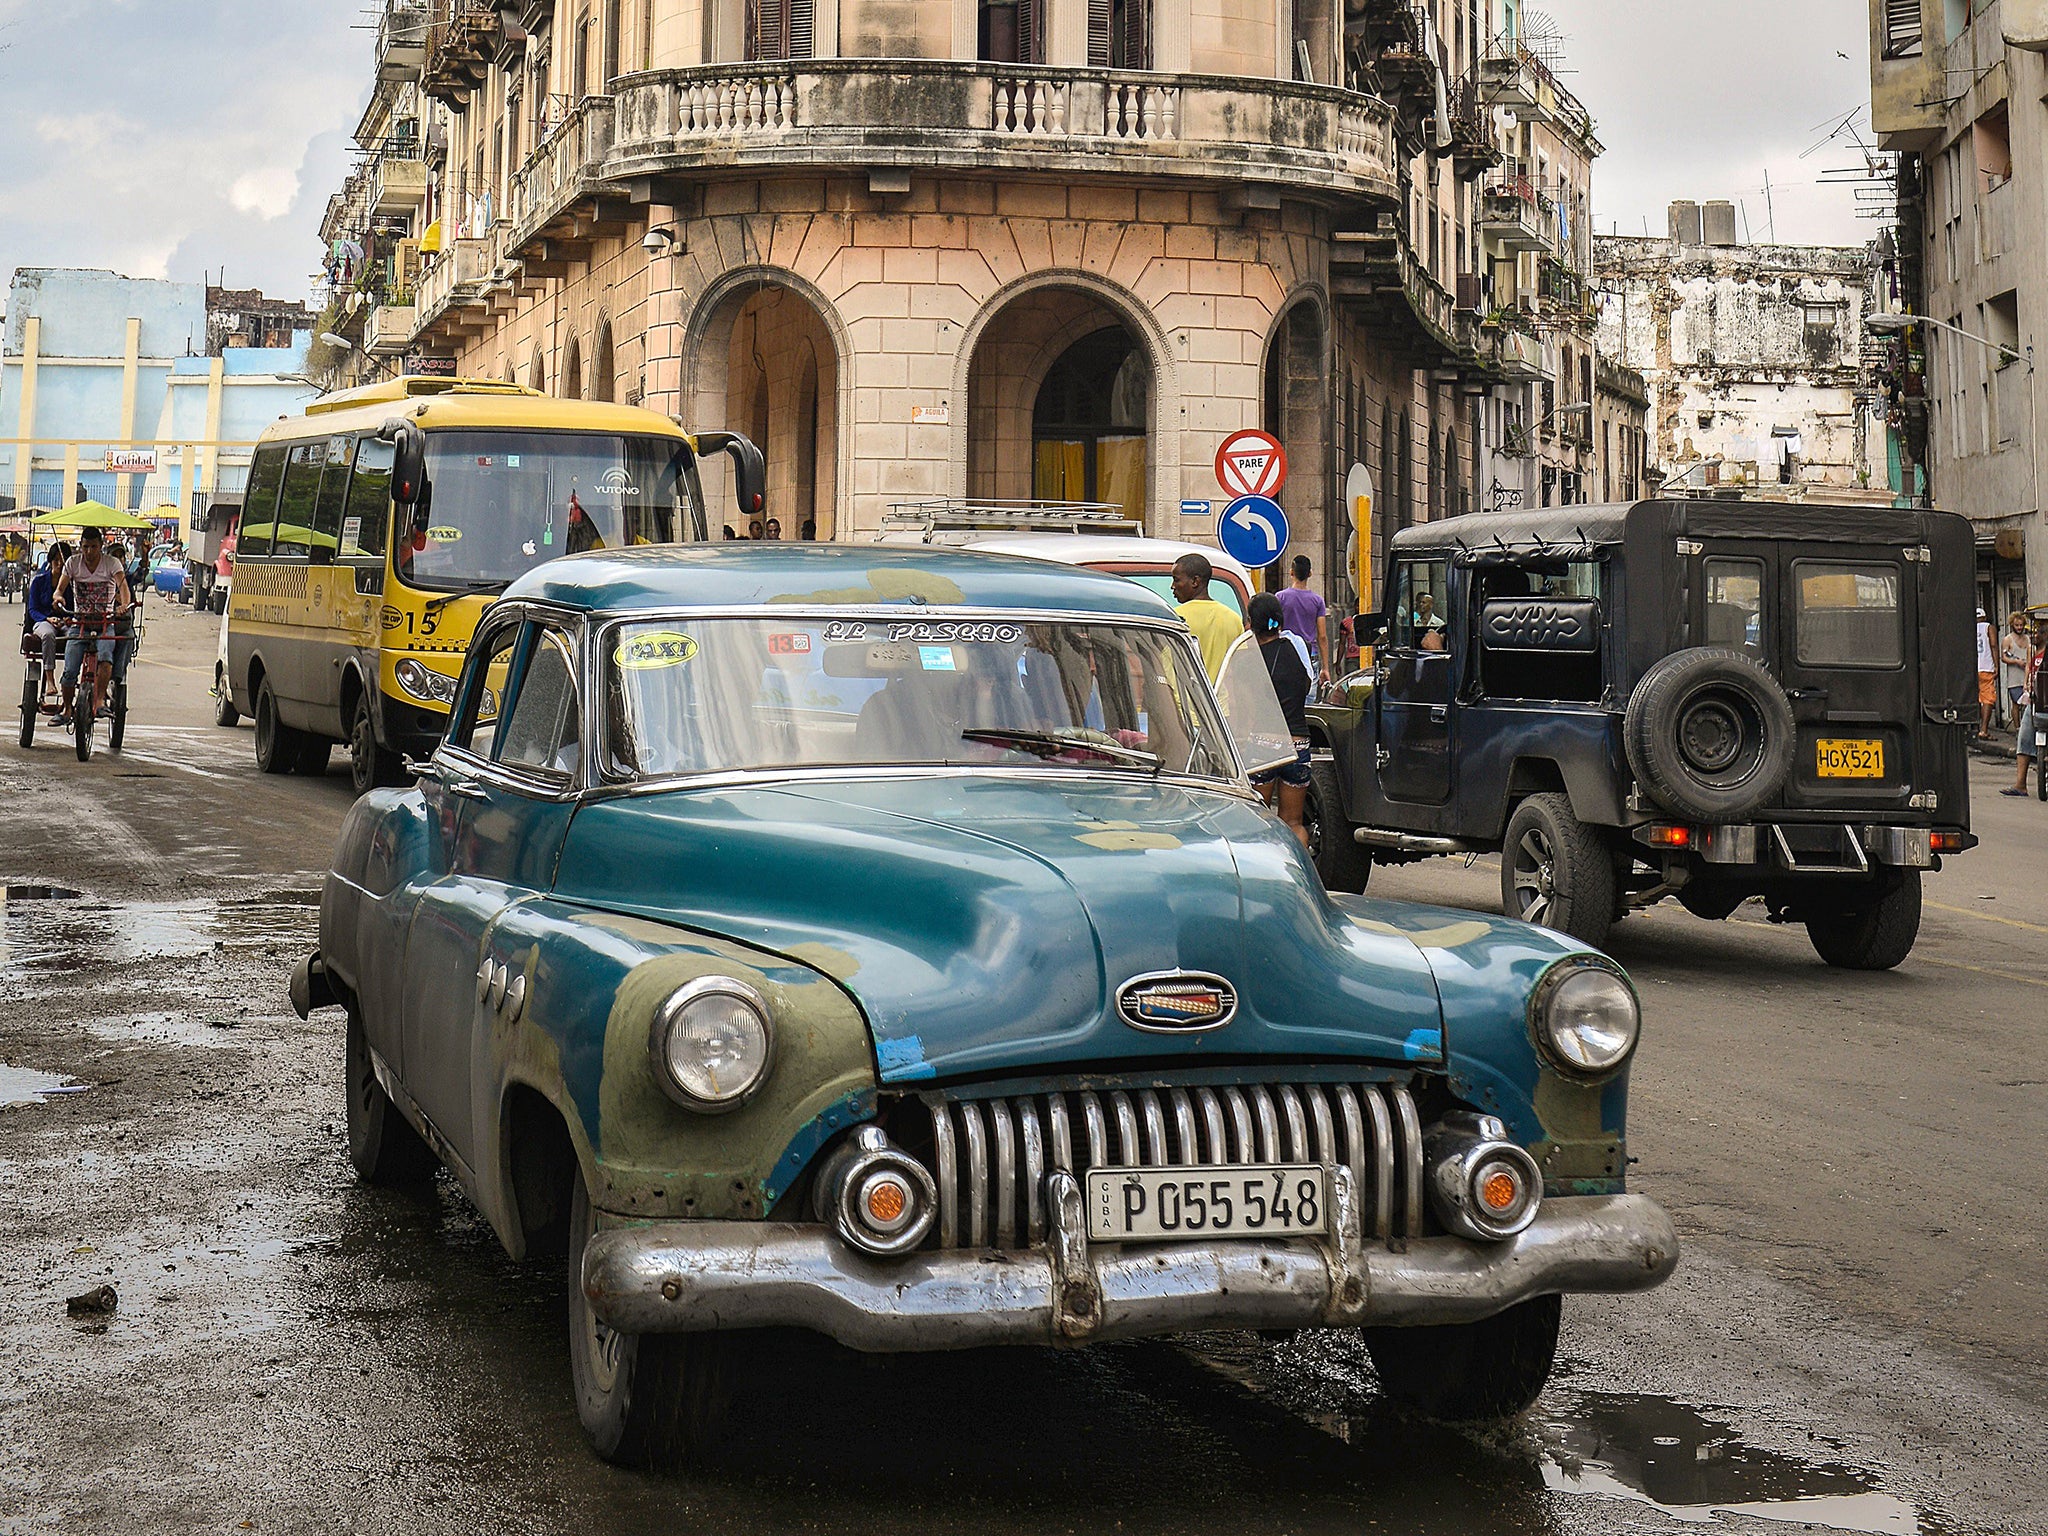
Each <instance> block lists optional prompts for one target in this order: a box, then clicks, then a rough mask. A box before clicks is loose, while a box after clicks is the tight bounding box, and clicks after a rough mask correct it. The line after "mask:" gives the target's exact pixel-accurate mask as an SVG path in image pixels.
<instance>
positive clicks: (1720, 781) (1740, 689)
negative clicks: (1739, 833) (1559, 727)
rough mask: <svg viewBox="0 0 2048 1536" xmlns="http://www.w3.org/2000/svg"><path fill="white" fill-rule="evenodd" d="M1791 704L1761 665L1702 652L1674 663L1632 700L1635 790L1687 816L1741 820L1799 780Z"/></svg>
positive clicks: (1628, 734) (1655, 673)
mask: <svg viewBox="0 0 2048 1536" xmlns="http://www.w3.org/2000/svg"><path fill="white" fill-rule="evenodd" d="M1794 734H1795V728H1794V726H1793V723H1792V705H1791V703H1790V702H1789V701H1788V700H1787V699H1786V697H1785V693H1784V690H1783V689H1781V688H1780V687H1779V686H1778V685H1777V682H1776V681H1775V680H1774V679H1773V678H1772V677H1771V675H1770V673H1768V672H1766V671H1765V670H1764V669H1763V667H1762V666H1761V665H1759V664H1758V663H1757V661H1756V660H1755V659H1754V658H1752V657H1750V656H1747V655H1745V654H1743V653H1742V652H1741V651H1733V650H1726V649H1722V648H1718V647H1711V646H1701V647H1698V648H1696V649H1693V650H1689V651H1679V652H1677V653H1676V654H1675V655H1671V656H1666V657H1665V658H1664V659H1663V660H1662V661H1660V662H1658V663H1657V664H1656V665H1655V666H1654V667H1652V668H1650V670H1649V671H1648V672H1647V673H1645V674H1644V675H1643V680H1642V681H1641V682H1640V683H1637V684H1636V689H1635V692H1634V693H1633V694H1632V695H1631V696H1630V698H1629V701H1628V715H1627V717H1626V719H1625V720H1624V722H1623V726H1622V740H1623V742H1624V744H1625V745H1626V746H1627V749H1628V765H1629V767H1630V768H1631V769H1633V770H1634V771H1635V776H1636V782H1637V783H1639V784H1640V785H1642V787H1643V789H1644V790H1645V792H1647V793H1648V794H1649V796H1650V798H1651V799H1653V800H1655V801H1656V802H1657V803H1658V804H1659V805H1661V806H1663V807H1664V808H1665V809H1666V810H1668V811H1671V812H1673V813H1674V814H1676V815H1679V816H1688V817H1692V818H1695V819H1697V820H1700V821H1706V822H1728V821H1736V820H1739V819H1740V818H1742V817H1744V816H1747V815H1748V814H1749V813H1750V812H1752V811H1754V810H1756V809H1757V808H1758V807H1759V806H1761V805H1764V804H1765V803H1766V802H1768V801H1769V800H1770V799H1771V798H1772V797H1773V796H1774V795H1776V794H1777V793H1778V790H1779V788H1780V786H1782V785H1783V784H1784V782H1785V776H1786V775H1787V774H1789V773H1790V772H1791V771H1792V756H1793V737H1794Z"/></svg>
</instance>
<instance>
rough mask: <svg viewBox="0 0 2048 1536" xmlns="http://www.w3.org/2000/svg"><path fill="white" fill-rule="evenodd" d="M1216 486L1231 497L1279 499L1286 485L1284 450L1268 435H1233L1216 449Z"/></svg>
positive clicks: (1251, 433)
mask: <svg viewBox="0 0 2048 1536" xmlns="http://www.w3.org/2000/svg"><path fill="white" fill-rule="evenodd" d="M1216 483H1217V484H1218V485H1221V486H1222V487H1223V489H1224V490H1226V491H1228V492H1229V493H1230V494H1231V495H1232V496H1238V497H1241V496H1263V497H1266V498H1267V499H1269V500H1270V499H1271V498H1272V497H1275V496H1278V495H1279V494H1280V487H1281V486H1283V485H1285V484H1286V483H1287V450H1286V449H1285V448H1282V447H1281V446H1280V440H1279V439H1278V438H1276V437H1274V436H1273V435H1272V434H1271V433H1268V432H1233V433H1231V434H1230V436H1228V437H1226V438H1225V439H1223V446H1222V447H1221V448H1218V449H1217V450H1216Z"/></svg>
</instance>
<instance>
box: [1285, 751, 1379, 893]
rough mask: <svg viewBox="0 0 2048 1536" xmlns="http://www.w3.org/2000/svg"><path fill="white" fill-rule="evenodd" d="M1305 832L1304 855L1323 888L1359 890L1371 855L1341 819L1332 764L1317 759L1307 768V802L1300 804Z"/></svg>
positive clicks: (1339, 795)
mask: <svg viewBox="0 0 2048 1536" xmlns="http://www.w3.org/2000/svg"><path fill="white" fill-rule="evenodd" d="M1301 814H1302V821H1303V822H1304V823H1305V824H1306V829H1307V832H1308V856H1309V858H1310V859H1311V860H1312V861H1314V863H1315V866H1316V873H1317V874H1319V875H1321V876H1322V877H1323V885H1324V888H1325V889H1327V890H1332V891H1351V892H1353V893H1356V892H1359V891H1363V890H1364V889H1365V883H1366V881H1368V880H1370V879H1371V878H1372V854H1371V853H1370V852H1368V851H1367V850H1366V847H1365V845H1364V844H1363V843H1361V842H1359V841H1358V840H1357V839H1356V838H1354V837H1353V836H1352V835H1351V823H1350V822H1348V821H1346V820H1345V819H1344V797H1343V791H1342V787H1341V786H1340V785H1339V783H1338V780H1337V765H1336V764H1335V763H1325V762H1318V763H1316V764H1315V765H1314V766H1313V767H1312V768H1311V769H1310V770H1309V786H1308V802H1307V804H1306V805H1304V806H1303V807H1302V813H1301Z"/></svg>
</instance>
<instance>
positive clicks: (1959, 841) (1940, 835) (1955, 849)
mask: <svg viewBox="0 0 2048 1536" xmlns="http://www.w3.org/2000/svg"><path fill="white" fill-rule="evenodd" d="M1927 846H1928V848H1929V849H1931V850H1932V851H1933V852H1935V853H1961V852H1962V851H1963V834H1962V833H1960V832H1936V833H1934V834H1932V835H1931V836H1930V837H1929V838H1928V839H1927Z"/></svg>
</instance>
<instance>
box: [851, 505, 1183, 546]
mask: <svg viewBox="0 0 2048 1536" xmlns="http://www.w3.org/2000/svg"><path fill="white" fill-rule="evenodd" d="M1143 532H1144V526H1143V525H1142V524H1140V523H1136V522H1133V521H1132V520H1131V517H1130V514H1129V513H1127V512H1126V511H1125V510H1124V509H1123V508H1122V507H1120V506H1118V505H1116V504H1115V503H1113V502H1106V501H986V500H980V499H977V498H974V497H955V496H947V497H937V498H934V499H932V500H928V501H898V502H892V503H891V504H890V507H889V510H888V511H887V512H884V513H883V514H882V537H883V538H884V539H891V540H893V541H895V542H903V541H905V540H907V539H913V538H914V539H917V540H918V541H920V542H922V543H926V544H942V543H946V542H949V540H948V539H947V537H946V536H947V535H949V534H951V535H963V534H974V533H1112V534H1114V533H1124V534H1132V535H1137V534H1140V533H1143Z"/></svg>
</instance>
